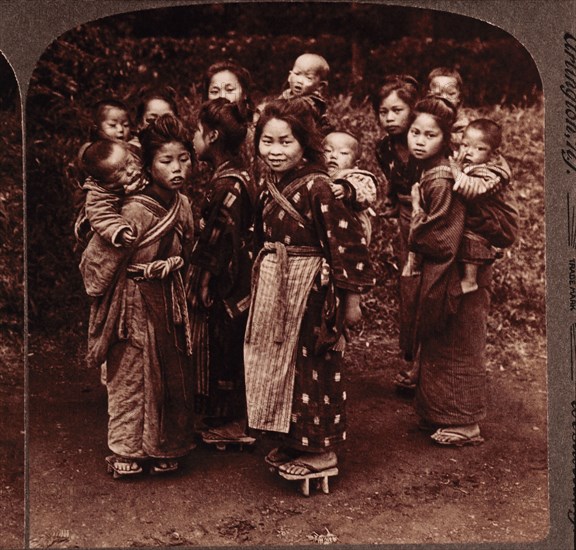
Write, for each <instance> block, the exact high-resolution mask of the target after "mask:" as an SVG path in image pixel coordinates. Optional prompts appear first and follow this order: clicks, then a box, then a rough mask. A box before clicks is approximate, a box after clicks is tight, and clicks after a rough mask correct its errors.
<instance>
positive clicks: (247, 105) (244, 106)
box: [202, 59, 254, 120]
mask: <svg viewBox="0 0 576 550" xmlns="http://www.w3.org/2000/svg"><path fill="white" fill-rule="evenodd" d="M223 71H230V72H231V73H232V74H234V75H235V76H236V78H237V79H238V82H239V83H240V86H242V91H243V92H244V101H243V102H242V103H239V104H238V107H239V108H240V112H241V113H242V115H243V116H244V118H246V120H248V119H249V118H251V117H252V113H253V112H254V103H253V102H252V88H253V82H252V76H251V75H250V71H248V69H245V68H244V67H242V65H240V64H239V63H236V62H235V61H233V60H231V59H227V60H225V61H218V62H216V63H214V64H212V65H210V67H208V69H207V70H206V73H205V74H204V80H203V82H202V96H203V99H204V101H207V100H208V91H209V90H210V82H211V81H212V77H213V76H214V75H215V74H217V73H221V72H223Z"/></svg>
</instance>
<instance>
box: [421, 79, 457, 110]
mask: <svg viewBox="0 0 576 550" xmlns="http://www.w3.org/2000/svg"><path fill="white" fill-rule="evenodd" d="M429 91H430V93H431V94H432V95H435V96H438V97H443V98H444V99H447V100H448V101H449V102H450V103H452V105H454V107H456V108H458V107H460V103H461V102H462V90H460V87H459V86H458V81H457V80H456V78H455V77H453V76H435V77H434V78H433V79H432V80H431V81H430V90H429Z"/></svg>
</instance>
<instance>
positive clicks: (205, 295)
mask: <svg viewBox="0 0 576 550" xmlns="http://www.w3.org/2000/svg"><path fill="white" fill-rule="evenodd" d="M211 278H212V274H211V273H210V272H209V271H204V272H203V273H202V276H201V277H200V301H201V302H202V305H203V306H204V307H205V308H206V309H208V308H209V307H211V306H212V304H213V303H214V300H213V299H212V296H210V279H211Z"/></svg>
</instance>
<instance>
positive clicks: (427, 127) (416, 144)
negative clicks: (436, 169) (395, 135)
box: [408, 113, 444, 161]
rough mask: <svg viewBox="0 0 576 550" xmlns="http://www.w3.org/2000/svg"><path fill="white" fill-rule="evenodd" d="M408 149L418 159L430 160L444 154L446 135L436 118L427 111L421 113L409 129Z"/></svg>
mask: <svg viewBox="0 0 576 550" xmlns="http://www.w3.org/2000/svg"><path fill="white" fill-rule="evenodd" d="M408 149H409V150H410V154H411V155H412V156H413V157H414V158H415V159H417V160H420V161H422V160H429V159H432V158H436V157H438V156H440V155H441V154H442V151H443V150H444V135H443V134H442V130H441V129H440V126H438V123H437V122H436V119H435V118H434V117H433V116H432V115H429V114H427V113H420V114H419V115H418V116H417V117H416V118H415V119H414V122H413V123H412V126H410V130H409V131H408Z"/></svg>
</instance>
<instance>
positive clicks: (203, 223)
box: [198, 218, 206, 231]
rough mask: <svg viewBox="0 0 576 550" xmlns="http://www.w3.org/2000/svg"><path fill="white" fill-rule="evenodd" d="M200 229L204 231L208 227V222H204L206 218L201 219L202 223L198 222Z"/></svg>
mask: <svg viewBox="0 0 576 550" xmlns="http://www.w3.org/2000/svg"><path fill="white" fill-rule="evenodd" d="M198 227H199V228H200V231H204V228H205V227H206V222H205V221H204V218H200V221H199V222H198Z"/></svg>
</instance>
